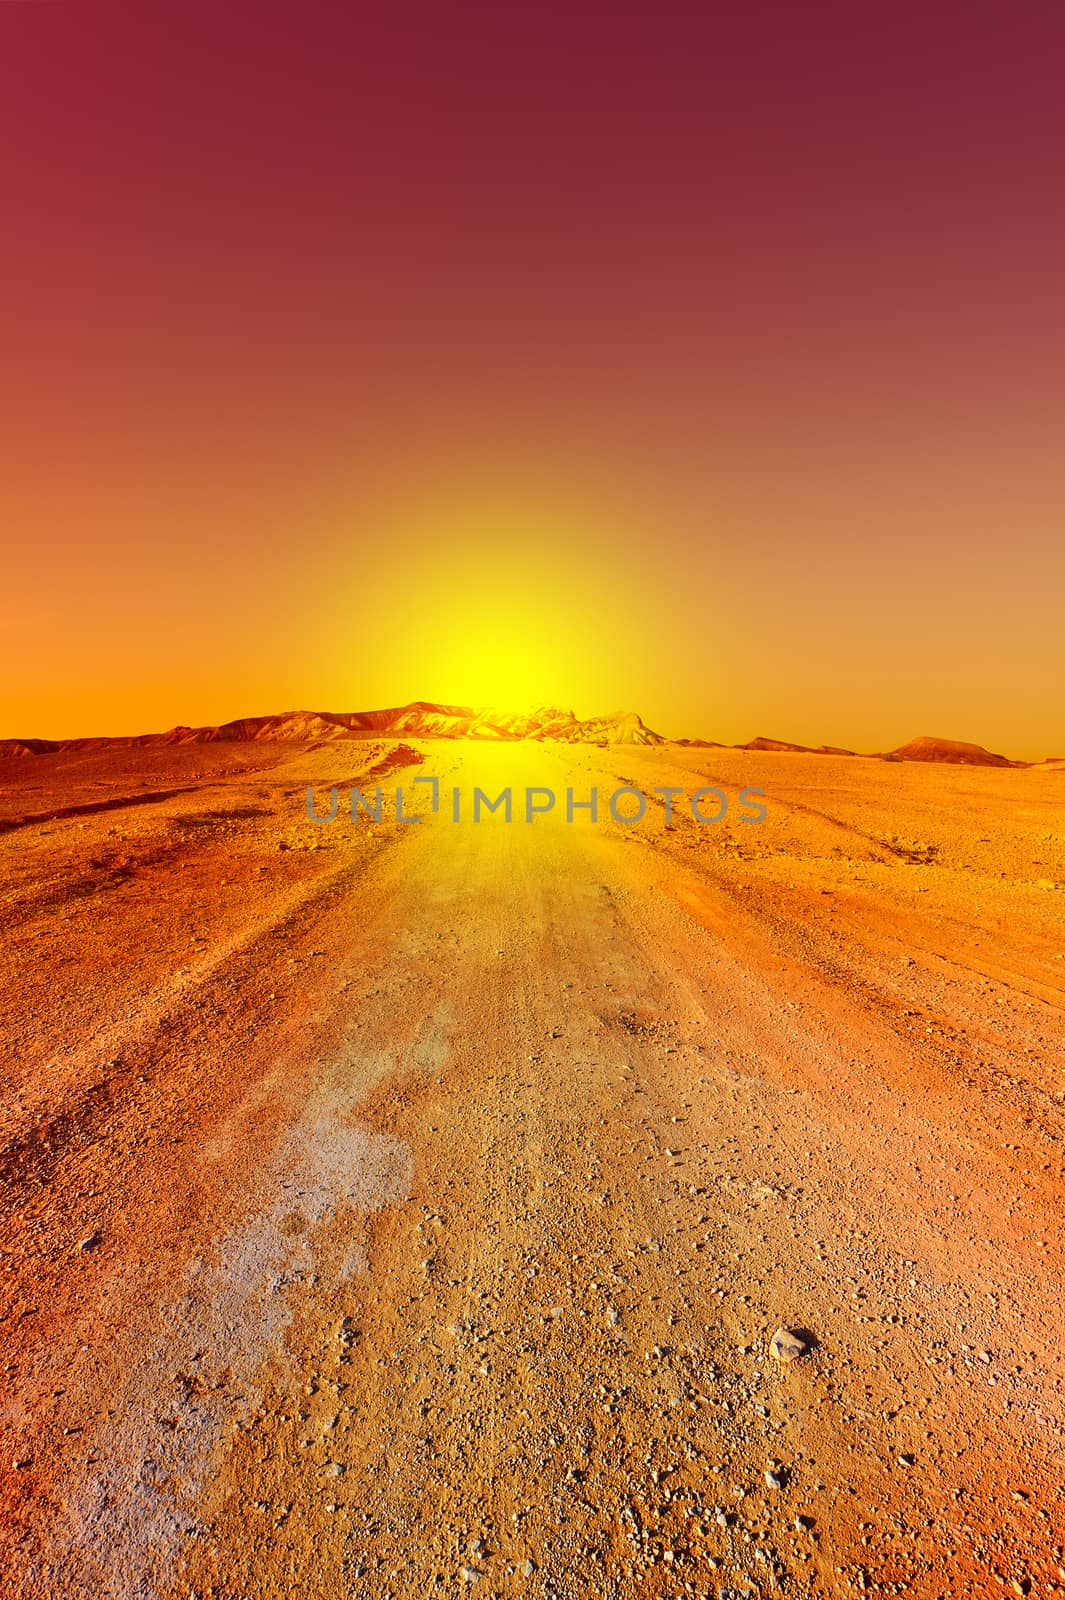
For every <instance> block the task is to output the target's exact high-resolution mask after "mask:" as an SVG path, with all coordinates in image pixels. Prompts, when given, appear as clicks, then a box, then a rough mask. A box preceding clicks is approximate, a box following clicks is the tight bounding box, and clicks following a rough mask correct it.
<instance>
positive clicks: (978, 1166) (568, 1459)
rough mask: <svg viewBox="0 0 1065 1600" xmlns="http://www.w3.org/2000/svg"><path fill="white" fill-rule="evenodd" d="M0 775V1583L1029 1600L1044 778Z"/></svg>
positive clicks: (1048, 1259) (577, 762) (1052, 1128)
mask: <svg viewBox="0 0 1065 1600" xmlns="http://www.w3.org/2000/svg"><path fill="white" fill-rule="evenodd" d="M419 756H420V757H421V758H422V759H421V763H420V765H413V764H411V765H407V766H403V765H397V764H396V763H397V761H399V762H409V763H410V762H415V761H416V760H417V758H418V757H419ZM0 765H2V771H0V785H2V791H0V830H2V831H0V928H2V933H3V938H2V941H0V984H2V993H3V1010H2V1023H0V1048H2V1052H3V1058H4V1074H5V1079H4V1082H5V1094H4V1098H3V1105H2V1109H0V1178H2V1190H0V1200H2V1208H3V1213H2V1214H3V1221H2V1235H0V1240H2V1249H3V1259H2V1266H3V1269H4V1272H3V1278H2V1285H3V1287H2V1300H0V1337H2V1360H3V1367H4V1385H3V1399H2V1405H0V1427H2V1440H0V1495H2V1499H0V1507H2V1523H0V1540H2V1547H3V1549H2V1561H3V1566H4V1568H5V1569H6V1572H7V1574H8V1577H7V1579H6V1584H5V1588H4V1593H5V1594H7V1593H11V1594H13V1595H17V1596H19V1597H23V1596H24V1597H26V1600H44V1597H48V1600H51V1597H59V1596H76V1597H80V1596H84V1597H87V1600H88V1597H105V1596H106V1597H113V1600H120V1597H121V1600H127V1597H151V1600H179V1597H180V1600H191V1597H200V1600H206V1597H208V1596H221V1597H225V1600H244V1597H247V1600H275V1597H277V1600H280V1597H282V1596H286V1597H287V1596H298V1597H300V1600H319V1597H321V1600H324V1597H326V1596H329V1597H335V1596H338V1595H342V1596H348V1595H350V1596H354V1597H361V1596H366V1597H367V1600H388V1597H391V1600H407V1597H412V1600H413V1597H418V1600H421V1597H424V1596H425V1595H432V1594H436V1593H439V1594H443V1595H460V1594H466V1593H468V1592H475V1593H476V1595H477V1596H478V1600H480V1597H482V1596H484V1597H491V1596H497V1595H498V1596H514V1595H521V1596H529V1597H530V1600H546V1597H550V1596H554V1597H556V1600H571V1597H572V1600H577V1597H589V1600H591V1597H595V1600H608V1597H609V1600H630V1597H632V1600H637V1597H649V1600H680V1597H685V1600H687V1597H689V1596H699V1597H703V1596H711V1597H714V1600H718V1597H722V1600H724V1597H739V1596H751V1595H755V1596H762V1595H767V1594H773V1593H777V1592H779V1593H780V1594H781V1595H789V1594H790V1595H794V1596H808V1597H821V1596H834V1595H851V1594H862V1593H864V1594H867V1595H888V1594H900V1595H901V1594H905V1595H911V1596H915V1597H918V1600H923V1597H929V1600H931V1597H934V1596H974V1597H975V1596H986V1595H988V1594H992V1595H994V1594H998V1593H1003V1594H1005V1595H1010V1594H1026V1593H1031V1594H1033V1595H1049V1594H1054V1593H1065V1557H1063V1552H1062V1548H1061V1546H1062V1544H1063V1543H1065V1481H1063V1476H1062V1468H1061V1461H1062V1443H1063V1438H1065V1393H1063V1389H1062V1376H1063V1371H1062V1369H1063V1354H1062V1335H1063V1332H1065V1313H1063V1312H1062V1308H1061V1303H1060V1283H1061V1277H1062V1272H1061V1269H1062V1256H1063V1250H1062V1240H1061V1234H1060V1221H1061V1215H1062V1201H1063V1189H1065V1183H1063V1170H1062V1167H1063V1163H1062V1156H1063V1144H1062V1138H1063V1134H1065V1027H1063V1023H1062V1018H1063V1000H1065V916H1063V912H1065V887H1062V886H1063V885H1065V824H1063V822H1062V815H1063V812H1062V806H1063V799H1065V788H1063V785H1065V774H1063V773H1061V772H1054V771H1047V770H1042V771H1040V770H1038V769H1033V770H1030V771H1023V770H995V769H966V768H942V767H934V766H909V765H902V764H890V763H884V762H879V761H874V760H861V759H848V758H845V757H817V756H804V755H794V754H781V755H773V754H757V753H751V752H738V751H718V750H696V749H689V750H681V749H678V748H677V747H672V746H664V747H660V748H623V747H622V748H615V749H609V750H603V749H598V748H595V747H586V746H573V747H553V746H549V745H545V746H540V745H527V744H503V745H499V746H495V745H475V744H470V743H465V742H450V741H436V742H432V741H412V744H411V746H410V747H408V748H405V749H403V750H401V751H400V752H399V753H398V755H396V754H395V753H394V741H376V742H374V741H373V740H365V741H361V742H360V741H352V742H351V743H350V744H348V743H346V742H345V743H343V744H333V745H331V746H328V747H325V748H321V749H317V750H315V749H310V748H300V747H294V746H273V747H271V746H266V745H259V744H257V745H243V746H238V745H217V746H191V747H183V748H180V749H176V750H166V749H163V750H151V751H128V752H112V753H111V754H110V755H107V754H101V753H95V754H93V753H91V752H89V753H85V754H81V755H77V754H66V755H56V756H38V757H26V758H22V759H20V760H10V761H6V762H4V763H2V764H0ZM374 774H376V775H377V776H372V775H374ZM429 774H433V775H437V776H439V777H440V779H441V781H442V783H443V784H444V786H445V789H450V786H452V785H455V784H458V785H460V786H461V787H462V788H463V789H464V791H465V792H466V793H467V794H469V793H470V792H472V786H473V785H474V784H475V783H481V784H483V785H484V786H485V787H486V788H488V789H489V790H490V792H492V793H493V794H494V793H495V792H496V791H497V790H498V789H499V788H500V787H502V786H503V785H504V784H506V783H512V784H513V785H515V787H517V788H519V789H524V786H525V785H526V784H546V785H550V786H552V787H554V788H555V789H556V790H558V791H559V792H560V793H562V792H563V791H564V789H565V786H566V785H567V784H572V785H573V786H574V787H575V788H576V789H577V790H578V797H583V796H584V793H585V791H586V790H587V788H588V787H589V786H590V785H591V784H593V783H597V784H598V785H599V786H600V789H601V791H602V797H603V798H604V799H605V796H606V795H607V794H608V793H609V792H610V791H611V790H613V789H614V788H616V787H617V786H618V785H619V784H621V783H630V784H633V785H635V786H637V787H639V788H641V789H644V790H648V789H650V788H651V787H652V786H653V785H655V784H671V785H675V786H678V787H680V788H682V789H684V790H686V791H688V792H690V791H691V790H692V789H694V788H695V787H697V786H698V785H699V784H700V783H717V784H719V785H720V786H721V787H722V788H723V789H724V790H725V791H726V793H727V794H728V795H729V797H730V799H734V797H735V796H736V795H737V793H738V790H739V789H740V788H741V787H742V786H744V785H755V786H758V787H761V788H762V789H764V790H765V794H766V805H767V809H768V818H767V820H766V822H765V823H762V824H758V825H744V824H743V823H741V822H739V821H738V820H735V819H736V818H738V813H737V812H736V811H734V810H733V809H732V808H730V817H729V820H726V821H725V822H723V823H721V824H718V825H715V826H711V825H700V824H698V823H696V822H694V821H693V820H692V819H691V816H690V813H686V812H685V811H684V810H683V809H682V808H681V807H678V809H677V811H676V814H675V815H674V817H673V820H672V821H671V822H670V823H668V824H667V822H666V819H665V814H664V811H663V810H662V807H661V805H660V804H655V805H653V806H652V807H651V809H650V811H649V814H648V816H647V818H646V819H645V821H644V822H643V823H640V824H637V825H634V826H631V827H626V826H622V825H619V824H617V823H615V822H614V821H612V820H611V819H610V818H609V816H606V815H601V816H600V820H599V821H598V823H595V824H593V823H592V822H591V820H590V819H589V818H588V817H587V815H586V814H583V813H581V814H578V815H579V819H580V820H578V821H575V822H574V823H572V824H567V823H566V821H565V820H564V817H562V816H559V815H558V814H557V813H556V814H553V815H551V816H548V817H542V818H539V819H538V820H537V821H536V822H534V823H533V824H531V825H526V824H524V823H523V822H519V821H518V820H515V822H513V823H512V824H511V825H509V826H508V825H507V824H505V822H504V821H503V819H502V817H501V816H499V817H495V818H491V817H490V818H487V819H486V820H485V821H483V822H482V823H481V824H479V825H477V826H474V825H472V824H471V823H470V822H469V821H468V820H464V821H462V822H460V823H459V824H458V825H456V824H454V823H453V822H451V821H450V820H449V817H448V814H447V813H446V811H442V812H440V813H438V814H436V815H432V814H430V812H429V805H430V790H429V786H428V785H422V786H417V787H416V786H413V785H412V779H413V778H414V777H415V776H418V775H421V776H425V775H429ZM378 778H379V779H380V781H382V782H383V783H384V784H385V785H386V786H390V785H394V784H395V783H397V782H398V783H403V784H405V785H406V786H407V792H408V796H409V797H410V800H409V807H410V809H412V810H416V811H418V812H420V813H421V814H422V815H423V818H424V820H423V822H422V823H421V824H418V825H413V826H406V827H404V826H400V825H397V823H396V822H395V820H394V818H393V817H390V816H387V815H386V820H385V821H384V822H382V824H380V825H375V824H369V823H366V822H363V823H361V824H360V825H359V826H357V827H356V826H353V825H352V824H351V823H350V822H346V821H343V820H338V821H337V822H336V823H334V824H331V825H329V826H328V827H324V828H316V827H314V826H313V825H312V824H311V823H309V822H308V821H307V820H306V819H305V815H304V787H305V785H306V784H308V783H314V784H315V785H317V786H318V793H319V796H320V798H321V799H322V801H323V803H324V801H325V799H326V790H327V787H328V785H330V784H332V783H336V784H338V785H341V786H342V787H345V788H346V786H347V785H349V784H350V783H352V782H356V783H359V782H364V783H366V784H368V785H370V786H372V784H373V783H374V782H376V781H378ZM445 803H446V801H445ZM779 1329H783V1330H786V1331H790V1332H791V1333H792V1334H794V1335H796V1336H797V1342H796V1346H795V1348H796V1349H797V1350H798V1351H799V1352H800V1353H798V1354H797V1355H796V1356H795V1359H790V1360H789V1359H783V1360H782V1359H778V1356H777V1355H775V1354H774V1351H773V1348H772V1341H773V1335H774V1334H775V1333H776V1332H777V1331H778V1330H779ZM784 1342H785V1344H786V1341H784ZM782 1353H783V1354H784V1355H785V1356H787V1355H788V1354H790V1353H792V1352H791V1351H789V1350H788V1349H787V1348H785V1349H784V1350H783V1352H782Z"/></svg>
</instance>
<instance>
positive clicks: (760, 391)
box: [0, 0, 1065, 756]
mask: <svg viewBox="0 0 1065 1600" xmlns="http://www.w3.org/2000/svg"><path fill="white" fill-rule="evenodd" d="M1063 82H1065V12H1063V11H1062V9H1061V7H1060V6H1056V5H1051V4H1045V5H1030V4H1024V3H1021V4H1019V5H1018V4H1006V3H1002V4H996V5H991V4H987V3H980V0H975V3H973V0H970V3H968V4H964V5H963V4H936V3H935V0H932V3H928V0H925V3H923V4H921V5H912V6H911V5H906V4H892V5H890V6H887V5H883V6H881V5H879V4H861V5H855V4H854V3H853V0H851V3H848V4H845V5H844V4H839V5H823V4H817V3H814V4H811V5H809V6H796V5H794V4H792V3H790V0H788V3H781V4H778V5H768V4H762V3H758V0H755V3H753V4H746V5H744V6H742V7H733V6H728V7H726V6H715V5H713V4H706V5H699V6H697V5H694V4H693V5H689V6H683V7H669V6H668V5H667V6H663V5H660V4H655V5H651V4H642V3H641V4H640V5H638V6H628V7H617V6H615V5H610V6H607V5H602V6H599V7H597V8H594V9H592V8H589V7H587V6H581V5H579V4H578V5H576V6H574V5H572V4H567V5H564V6H563V5H560V4H543V3H537V4H535V5H532V6H529V7H524V6H512V5H505V6H488V5H484V6H473V5H466V6H462V7H451V6H440V5H438V6H409V5H403V4H399V5H392V6H387V7H385V6H374V7H370V6H365V5H361V4H358V3H355V4H350V5H340V4H335V5H334V4H330V5H316V4H313V3H311V4H307V3H302V0H301V3H299V4H295V3H293V4H280V3H277V0H259V3H256V4H255V5H245V6H218V5H216V4H214V3H211V4H204V3H200V0H182V3H181V4H180V5H174V6H167V5H162V4H148V5H144V4H142V3H141V0H137V3H135V4H123V5H115V4H107V3H103V4H94V5H92V6H88V5H85V4H73V3H71V4H66V3H63V0H42V3H34V0H26V3H22V4H7V5H2V6H0V195H2V201H3V217H4V224H5V226H4V248H3V251H2V253H0V291H2V294H0V363H2V368H0V370H2V374H3V379H2V391H0V407H2V414H0V523H2V525H3V529H4V549H5V555H4V581H3V584H2V586H0V641H2V643H0V649H2V651H3V669H4V670H3V675H2V682H0V736H9V735H23V736H25V735H42V736H62V735H72V734H80V733H100V732H129V731H143V730H145V729H151V728H161V727H166V726H169V725H171V724H173V723H175V722H191V723H198V722H214V721H219V720H223V719H225V718H228V717H231V716H237V715H245V714H253V713H257V712H265V711H274V710H282V709H288V708H292V707H315V708H323V709H356V708H365V707H368V706H374V705H382V704H384V705H388V704H395V703H399V702H402V701H405V700H407V699H410V698H434V699H448V700H458V701H466V702H468V701H476V702H479V703H517V704H519V705H525V704H529V703H531V704H537V703H543V702H548V701H550V702H552V703H557V702H564V703H565V704H566V705H572V706H573V707H574V709H575V710H577V712H578V713H579V714H591V713H593V712H601V711H606V710H609V709H614V708H616V707H619V706H622V705H625V706H632V707H634V708H635V709H638V710H639V711H640V712H641V713H642V714H643V715H644V717H645V718H646V719H647V720H648V721H649V722H650V723H651V724H652V725H653V726H656V727H659V728H660V729H661V730H662V731H664V732H666V733H670V734H688V735H694V734H701V735H703V736H705V737H713V738H717V739H722V740H729V741H731V740H740V739H745V738H749V737H751V736H752V735H753V734H755V733H767V734H771V735H776V736H779V737H785V738H794V739H799V740H803V741H811V742H815V743H816V742H820V741H822V740H825V741H827V742H830V743H842V744H848V745H852V746H856V747H858V748H864V749H877V748H887V747H890V746H892V745H895V744H898V743H900V742H901V741H902V740H904V739H907V738H909V737H911V736H912V735H914V734H917V733H924V732H927V733H938V734H943V735H946V736H950V737H956V738H966V739H974V740H977V741H978V742H980V743H984V744H987V745H990V746H991V747H993V748H998V749H1005V750H1006V751H1007V752H1008V753H1010V754H1014V755H1019V756H1041V755H1044V754H1047V753H1051V754H1065V696H1063V694H1062V687H1063V680H1065V671H1063V668H1065V625H1063V610H1065V607H1063V601H1065V429H1063V423H1065V314H1063V313H1065V95H1063V94H1062V88H1061V86H1062V83H1063Z"/></svg>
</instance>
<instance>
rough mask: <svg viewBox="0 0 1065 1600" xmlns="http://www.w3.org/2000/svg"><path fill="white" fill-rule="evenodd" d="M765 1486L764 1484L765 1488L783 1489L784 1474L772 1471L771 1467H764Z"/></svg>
mask: <svg viewBox="0 0 1065 1600" xmlns="http://www.w3.org/2000/svg"><path fill="white" fill-rule="evenodd" d="M765 1486H766V1488H767V1489H783V1487H784V1475H783V1473H780V1472H774V1471H773V1469H772V1467H766V1469H765Z"/></svg>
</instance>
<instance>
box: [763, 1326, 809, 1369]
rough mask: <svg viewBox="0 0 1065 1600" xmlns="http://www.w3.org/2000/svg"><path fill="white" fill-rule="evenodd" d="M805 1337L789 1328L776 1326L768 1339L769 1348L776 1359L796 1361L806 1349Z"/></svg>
mask: <svg viewBox="0 0 1065 1600" xmlns="http://www.w3.org/2000/svg"><path fill="white" fill-rule="evenodd" d="M808 1348H809V1347H808V1345H807V1343H806V1341H805V1339H801V1338H800V1337H799V1335H798V1334H797V1333H793V1332H792V1331H791V1329H790V1328H778V1329H777V1331H776V1333H775V1334H774V1335H773V1337H772V1339H771V1340H770V1341H769V1350H770V1353H771V1355H772V1356H773V1358H774V1359H775V1360H776V1361H797V1360H798V1359H799V1357H800V1356H804V1355H805V1354H806V1351H807V1349H808Z"/></svg>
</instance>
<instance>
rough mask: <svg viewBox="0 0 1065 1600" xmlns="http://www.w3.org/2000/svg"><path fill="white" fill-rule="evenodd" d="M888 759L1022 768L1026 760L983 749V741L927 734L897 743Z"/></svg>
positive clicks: (967, 765) (1025, 764) (968, 765)
mask: <svg viewBox="0 0 1065 1600" xmlns="http://www.w3.org/2000/svg"><path fill="white" fill-rule="evenodd" d="M887 759H888V760H893V761H946V762H950V763H951V764H952V765H955V766H966V767H1024V766H1027V765H1028V763H1027V762H1026V761H1010V759H1009V758H1008V757H1007V756H998V755H995V754H994V752H993V751H991V750H985V749H984V747H983V745H982V744H966V743H965V742H964V741H963V740H960V739H938V738H934V737H933V736H931V735H930V734H921V735H920V737H919V738H917V739H911V740H910V742H909V744H903V745H900V746H899V748H898V749H897V750H891V751H889V752H888V756H887Z"/></svg>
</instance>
